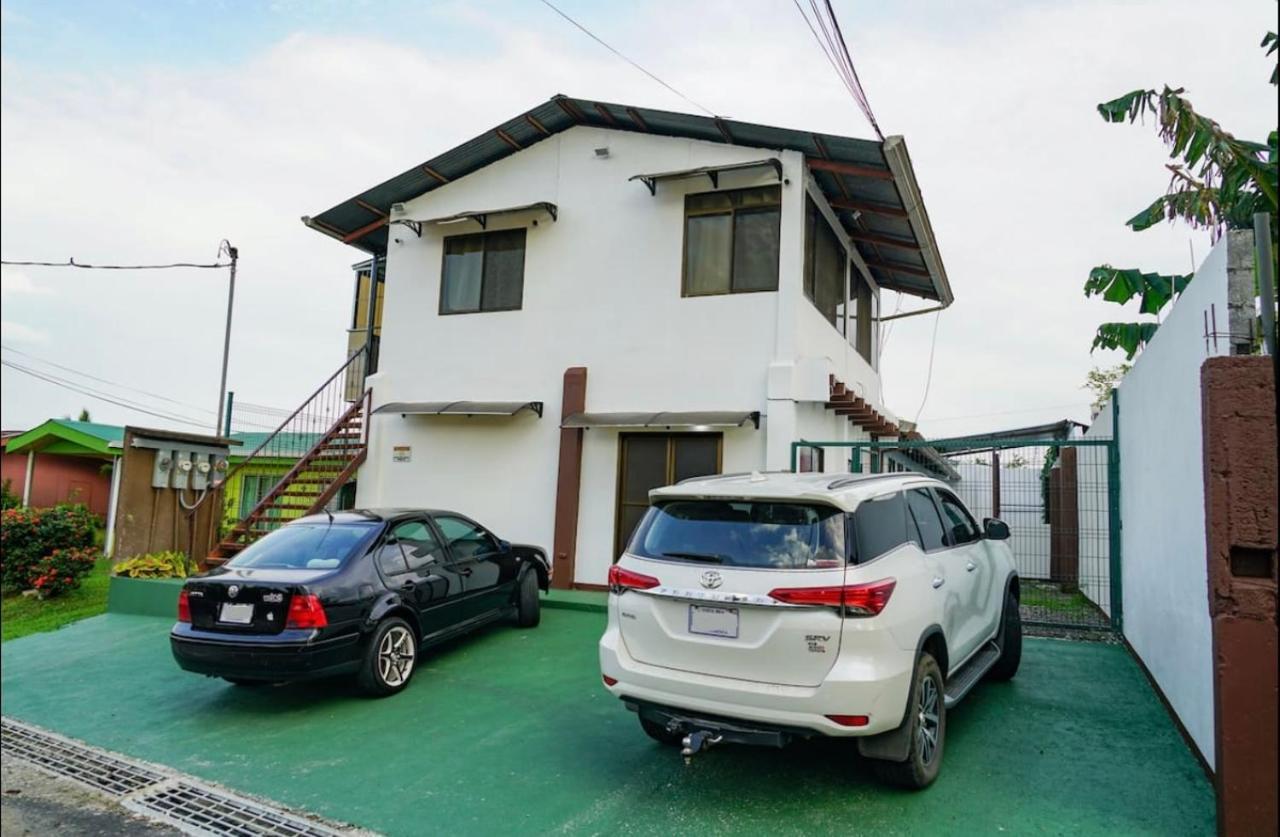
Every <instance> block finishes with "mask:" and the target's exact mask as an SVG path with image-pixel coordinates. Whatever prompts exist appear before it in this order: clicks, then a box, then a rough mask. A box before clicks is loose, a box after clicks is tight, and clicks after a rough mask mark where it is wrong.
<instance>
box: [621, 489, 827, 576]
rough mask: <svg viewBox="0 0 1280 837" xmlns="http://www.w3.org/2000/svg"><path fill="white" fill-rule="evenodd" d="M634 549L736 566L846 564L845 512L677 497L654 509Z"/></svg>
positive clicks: (652, 555)
mask: <svg viewBox="0 0 1280 837" xmlns="http://www.w3.org/2000/svg"><path fill="white" fill-rule="evenodd" d="M628 551H629V552H631V553H632V554H634V555H639V556H642V557H644V558H658V559H663V560H669V561H699V562H705V563H708V564H718V565H722V566H730V567H763V568H772V569H801V568H824V567H842V566H844V564H845V555H846V553H845V540H844V513H843V512H841V511H840V510H839V509H837V508H834V507H831V506H821V505H813V504H802V503H775V502H767V501H746V500H743V501H738V500H673V501H670V502H667V503H663V504H662V505H659V506H653V507H650V509H649V511H648V512H647V513H646V514H645V516H644V519H643V520H641V521H640V525H639V526H638V527H636V532H635V535H633V536H632V538H631V545H630V547H629V548H628Z"/></svg>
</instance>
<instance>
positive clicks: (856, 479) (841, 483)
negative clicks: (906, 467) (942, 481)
mask: <svg viewBox="0 0 1280 837" xmlns="http://www.w3.org/2000/svg"><path fill="white" fill-rule="evenodd" d="M909 476H912V475H911V474H906V473H893V474H856V475H854V476H851V477H841V478H840V479H838V480H835V481H833V482H831V483H828V484H827V490H828V491H834V490H836V489H837V488H848V487H849V486H851V485H857V484H858V483H863V482H870V481H871V480H887V479H901V478H903V477H909ZM915 476H920V475H919V474H916V475H915Z"/></svg>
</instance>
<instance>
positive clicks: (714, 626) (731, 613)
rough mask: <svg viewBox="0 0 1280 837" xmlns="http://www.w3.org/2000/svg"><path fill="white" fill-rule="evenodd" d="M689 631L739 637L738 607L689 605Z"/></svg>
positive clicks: (708, 634)
mask: <svg viewBox="0 0 1280 837" xmlns="http://www.w3.org/2000/svg"><path fill="white" fill-rule="evenodd" d="M689 633H691V634H702V635H703V636H719V637H724V638H725V639H737V638H738V609H737V608H736V607H706V606H704V605H689Z"/></svg>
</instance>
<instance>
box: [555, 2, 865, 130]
mask: <svg viewBox="0 0 1280 837" xmlns="http://www.w3.org/2000/svg"><path fill="white" fill-rule="evenodd" d="M543 2H545V0H543ZM792 3H793V4H794V5H795V7H796V11H798V12H799V13H800V17H802V18H804V22H805V24H807V25H808V27H809V31H810V32H812V33H813V39H814V40H815V41H817V42H818V48H819V49H821V50H822V53H823V55H825V56H826V57H827V61H828V62H830V64H831V67H832V69H834V70H835V71H836V75H837V76H839V78H840V82H841V84H843V85H844V87H845V89H846V90H847V91H849V95H850V96H852V97H853V101H854V103H855V104H856V105H857V106H858V109H859V110H861V111H862V115H863V116H865V117H866V118H867V121H868V122H870V123H871V128H872V130H874V131H875V132H876V136H877V137H879V138H880V139H881V140H883V139H884V134H883V133H881V131H880V124H879V123H878V122H877V121H876V117H875V114H874V113H872V111H871V102H870V100H869V99H868V98H867V92H866V90H865V89H863V87H862V81H861V80H860V79H859V78H858V70H857V68H856V67H854V64H853V57H852V56H851V55H850V54H849V46H848V44H846V43H845V40H844V33H843V32H842V31H841V30H840V21H839V20H837V19H836V13H835V10H834V9H833V8H832V7H831V0H823V6H822V7H819V5H818V3H817V0H809V8H810V9H812V11H813V20H810V19H809V14H808V13H807V12H805V10H804V8H803V7H802V6H801V5H800V2H799V0H792ZM824 10H825V14H824ZM815 22H816V23H817V25H816V26H815V25H814V24H815ZM819 30H821V34H819Z"/></svg>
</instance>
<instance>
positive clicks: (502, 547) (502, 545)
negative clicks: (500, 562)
mask: <svg viewBox="0 0 1280 837" xmlns="http://www.w3.org/2000/svg"><path fill="white" fill-rule="evenodd" d="M498 551H499V552H501V553H502V554H504V555H505V554H507V553H508V552H510V551H511V541H504V540H502V539H501V538H499V539H498Z"/></svg>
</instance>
